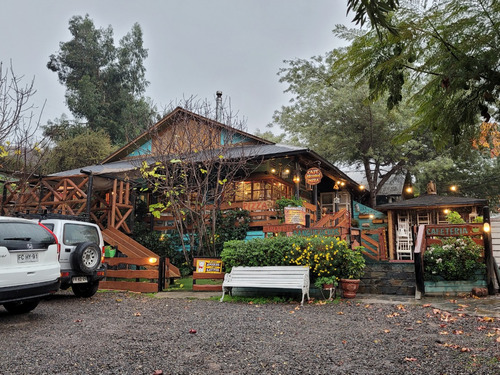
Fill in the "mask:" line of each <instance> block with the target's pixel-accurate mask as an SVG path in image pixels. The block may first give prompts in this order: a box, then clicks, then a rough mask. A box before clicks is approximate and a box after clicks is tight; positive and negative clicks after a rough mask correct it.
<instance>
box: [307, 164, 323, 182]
mask: <svg viewBox="0 0 500 375" xmlns="http://www.w3.org/2000/svg"><path fill="white" fill-rule="evenodd" d="M322 178H323V173H321V169H319V168H309V169H308V170H307V172H306V176H305V179H306V184H309V185H317V184H319V183H320V182H321V179H322Z"/></svg>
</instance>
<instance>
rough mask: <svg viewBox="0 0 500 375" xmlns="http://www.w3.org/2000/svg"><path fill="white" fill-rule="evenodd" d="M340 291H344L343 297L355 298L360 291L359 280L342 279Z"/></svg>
mask: <svg viewBox="0 0 500 375" xmlns="http://www.w3.org/2000/svg"><path fill="white" fill-rule="evenodd" d="M340 289H342V297H344V298H355V297H356V292H357V291H358V289H359V279H340Z"/></svg>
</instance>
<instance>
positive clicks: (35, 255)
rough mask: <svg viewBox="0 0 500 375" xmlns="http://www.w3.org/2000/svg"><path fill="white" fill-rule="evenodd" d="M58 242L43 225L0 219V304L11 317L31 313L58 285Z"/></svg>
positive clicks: (55, 290) (24, 220)
mask: <svg viewBox="0 0 500 375" xmlns="http://www.w3.org/2000/svg"><path fill="white" fill-rule="evenodd" d="M59 249H60V246H59V243H58V241H57V238H56V237H55V236H54V235H53V234H52V233H51V232H50V231H49V230H48V229H47V228H45V227H44V226H43V225H41V224H37V223H34V222H33V221H31V220H26V219H21V218H14V217H0V304H1V305H3V307H4V308H5V309H6V310H7V311H9V312H10V313H14V314H21V313H27V312H30V311H31V310H33V309H34V308H35V307H36V306H37V305H38V303H39V302H40V299H41V298H43V297H45V296H47V295H50V294H52V293H55V292H57V291H58V290H59V285H60V265H59V259H58V258H59Z"/></svg>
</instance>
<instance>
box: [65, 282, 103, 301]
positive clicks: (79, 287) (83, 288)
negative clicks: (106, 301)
mask: <svg viewBox="0 0 500 375" xmlns="http://www.w3.org/2000/svg"><path fill="white" fill-rule="evenodd" d="M71 288H72V289H73V293H74V294H75V296H77V297H80V298H89V297H92V296H93V295H94V294H96V293H97V290H98V289H99V281H94V282H91V283H86V284H73V285H72V286H71Z"/></svg>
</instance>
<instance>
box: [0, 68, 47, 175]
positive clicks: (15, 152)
mask: <svg viewBox="0 0 500 375" xmlns="http://www.w3.org/2000/svg"><path fill="white" fill-rule="evenodd" d="M23 78H24V77H23V76H18V75H16V74H15V72H14V68H13V66H12V64H11V65H10V68H8V69H5V70H4V66H3V63H2V62H0V159H1V168H2V169H4V170H7V171H9V172H16V173H17V176H18V177H20V178H21V179H22V180H24V179H27V178H29V176H30V175H32V174H33V173H36V172H37V171H38V169H39V166H40V163H41V161H42V158H43V156H44V151H45V146H46V145H45V143H44V142H38V141H37V140H36V134H37V131H38V128H39V124H40V117H39V116H40V115H41V112H42V111H43V108H42V110H41V111H40V114H39V115H38V117H37V115H36V114H35V111H36V110H37V108H36V107H35V106H34V104H33V103H32V99H33V97H34V95H35V94H36V90H35V86H34V83H35V80H34V79H32V80H31V81H29V82H28V83H23Z"/></svg>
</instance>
